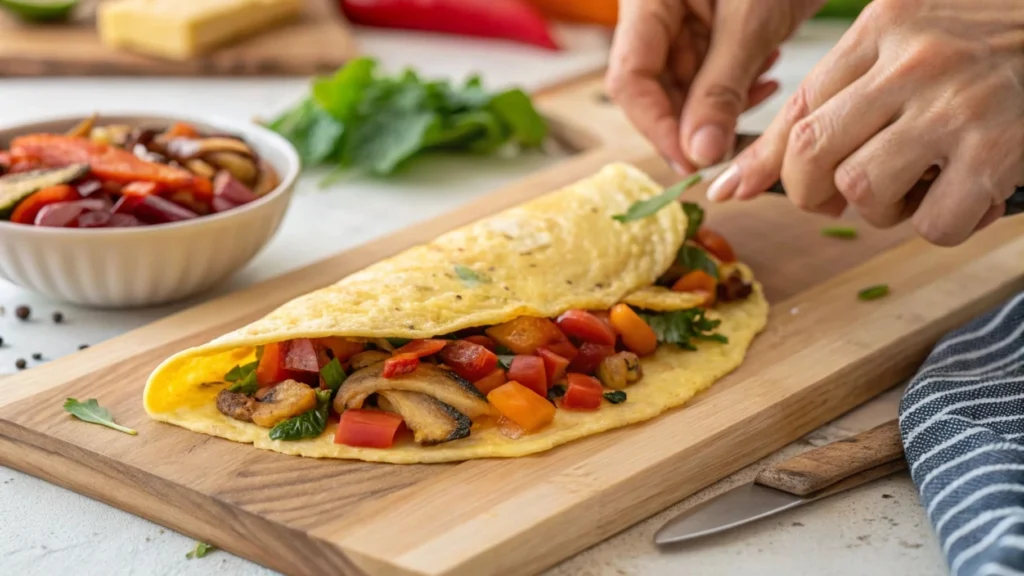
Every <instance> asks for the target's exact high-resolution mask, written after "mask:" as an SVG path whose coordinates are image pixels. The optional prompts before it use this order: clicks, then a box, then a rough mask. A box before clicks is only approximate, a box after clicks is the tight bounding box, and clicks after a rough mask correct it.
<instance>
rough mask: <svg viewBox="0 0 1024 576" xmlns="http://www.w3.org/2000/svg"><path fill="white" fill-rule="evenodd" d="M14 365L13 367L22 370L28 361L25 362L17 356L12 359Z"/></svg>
mask: <svg viewBox="0 0 1024 576" xmlns="http://www.w3.org/2000/svg"><path fill="white" fill-rule="evenodd" d="M14 366H15V367H16V368H17V369H18V370H24V369H25V366H28V363H27V362H25V359H24V358H18V359H17V360H15V361H14Z"/></svg>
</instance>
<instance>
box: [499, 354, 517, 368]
mask: <svg viewBox="0 0 1024 576" xmlns="http://www.w3.org/2000/svg"><path fill="white" fill-rule="evenodd" d="M515 357H516V356H515V354H498V364H499V365H500V366H501V367H502V368H504V369H505V370H506V371H507V370H509V369H511V368H512V360H513V359H515Z"/></svg>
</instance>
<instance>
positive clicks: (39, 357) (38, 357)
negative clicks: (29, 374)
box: [32, 352, 43, 360]
mask: <svg viewBox="0 0 1024 576" xmlns="http://www.w3.org/2000/svg"><path fill="white" fill-rule="evenodd" d="M32 359H33V360H42V359H43V355H42V353H40V352H34V353H33V354H32Z"/></svg>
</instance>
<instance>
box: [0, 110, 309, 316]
mask: <svg viewBox="0 0 1024 576" xmlns="http://www.w3.org/2000/svg"><path fill="white" fill-rule="evenodd" d="M79 120H81V117H80V116H77V117H61V118H52V119H46V120H40V121H36V122H30V123H23V124H19V125H16V126H0V149H3V148H6V147H7V144H8V143H9V142H10V140H11V138H13V137H14V136H17V135H20V134H27V133H33V132H50V133H61V132H64V131H65V130H67V129H69V128H70V127H72V126H73V125H74V124H75V123H77V122H78V121H79ZM176 120H182V121H186V122H189V123H191V124H193V125H194V126H196V127H197V128H199V129H200V130H203V131H206V130H209V131H214V132H223V133H230V134H234V135H237V136H240V137H241V138H243V139H244V140H245V141H246V142H247V143H248V144H249V145H250V146H251V147H252V148H253V149H254V150H255V151H256V153H257V154H259V155H260V156H261V157H262V158H263V159H264V160H266V161H267V162H268V163H269V164H270V165H271V166H272V167H273V168H274V169H275V170H276V171H277V173H278V175H279V177H280V179H281V184H280V185H279V186H278V187H277V188H275V189H274V190H273V191H271V192H269V193H268V194H266V195H264V196H263V197H262V198H260V199H259V200H257V201H255V202H251V203H249V204H245V205H243V206H240V207H238V208H236V209H234V210H229V211H226V212H221V213H219V214H213V215H210V216H203V217H200V218H195V219H193V220H187V221H184V222H176V223H171V224H161V225H156V226H140V227H135V228H95V229H75V228H43V227H36V226H26V225H23V224H13V223H11V222H6V221H0V277H2V278H4V279H6V280H9V281H11V282H13V283H15V284H18V285H20V286H23V287H25V288H28V289H29V290H33V291H36V292H39V293H41V294H45V295H46V296H49V297H51V298H55V299H57V300H63V301H65V302H71V303H74V304H79V305H83V306H93V307H102V308H132V307H140V306H153V305H157V304H165V303H168V302H172V301H174V300H179V299H182V298H186V297H188V296H192V295H194V294H197V293H199V292H202V291H204V290H207V289H209V288H211V287H213V286H214V285H215V284H217V283H218V282H221V281H223V280H225V279H226V278H227V277H228V276H230V275H231V274H232V273H233V272H235V271H237V270H238V269H239V268H241V267H242V266H244V265H245V264H246V263H247V262H249V260H251V259H252V258H253V256H255V255H256V253H257V252H259V250H260V249H261V248H262V247H263V246H264V245H265V244H266V243H267V242H268V241H269V240H270V239H271V237H273V235H274V233H275V232H276V231H277V228H278V226H279V225H280V223H281V219H282V218H284V215H285V212H286V211H287V208H288V203H289V201H290V200H291V195H292V191H293V190H294V188H295V180H296V178H297V177H298V174H299V169H300V162H299V157H298V154H297V153H296V152H295V149H294V148H293V147H292V145H291V144H290V143H288V141H287V140H285V139H284V138H282V137H280V136H279V135H277V134H275V133H274V132H272V131H270V130H267V129H265V128H263V127H261V126H258V125H255V124H246V123H237V122H230V121H226V120H219V119H206V118H190V117H187V116H182V115H178V114H174V115H170V114H151V113H142V114H133V113H114V114H102V113H101V114H100V121H101V123H104V124H113V123H118V124H130V125H146V126H162V125H168V124H170V123H171V122H174V121H176Z"/></svg>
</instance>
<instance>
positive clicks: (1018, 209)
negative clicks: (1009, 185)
mask: <svg viewBox="0 0 1024 576" xmlns="http://www.w3.org/2000/svg"><path fill="white" fill-rule="evenodd" d="M760 137H761V135H760V134H754V133H744V132H739V133H737V134H736V138H735V140H734V141H733V146H732V152H730V153H729V154H728V156H726V159H725V160H723V161H722V162H719V163H718V164H715V165H713V166H708V167H707V168H702V169H700V170H698V171H697V174H700V175H701V180H702V181H704V182H709V183H710V182H713V181H714V180H715V178H718V176H719V175H720V174H721V173H722V172H725V169H726V168H728V167H729V164H731V163H732V160H733V159H734V158H736V156H739V154H740V152H743V151H744V150H746V149H747V148H749V147H750V145H751V144H753V143H754V142H756V141H757V139H758V138H760ZM765 192H768V193H770V194H781V195H783V196H785V195H786V188H785V187H784V186H783V185H782V182H781V181H777V182H775V183H774V184H772V185H771V186H770V187H769V188H768V189H767V190H765ZM1022 212H1024V186H1018V187H1017V189H1016V191H1014V193H1013V194H1011V195H1010V197H1009V198H1008V199H1007V200H1006V213H1005V214H1003V216H1013V215H1014V214H1020V213H1022Z"/></svg>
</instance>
